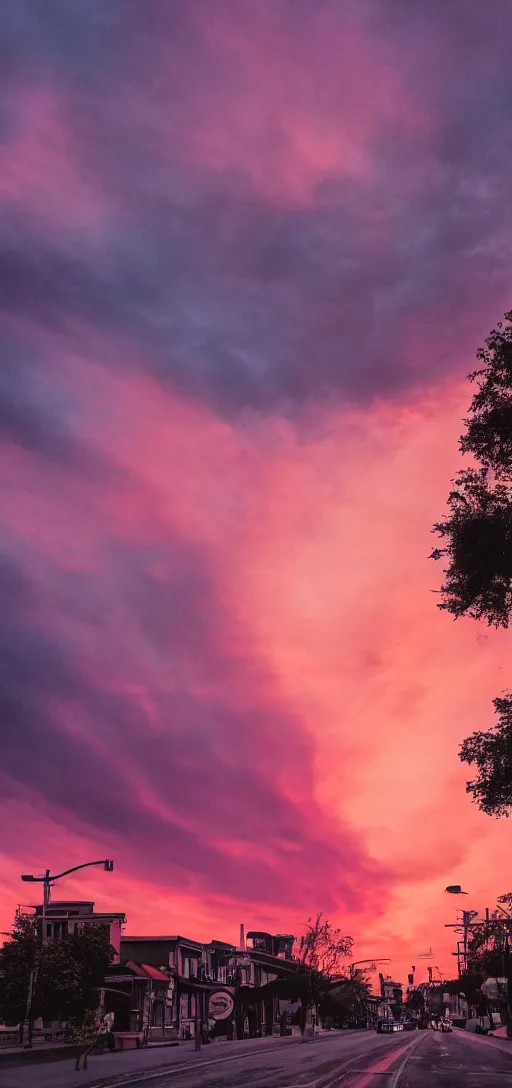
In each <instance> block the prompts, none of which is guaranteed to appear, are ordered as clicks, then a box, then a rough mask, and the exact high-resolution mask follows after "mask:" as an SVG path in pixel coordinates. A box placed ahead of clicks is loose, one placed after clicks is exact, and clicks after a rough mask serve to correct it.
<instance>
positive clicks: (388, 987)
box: [379, 974, 403, 1020]
mask: <svg viewBox="0 0 512 1088" xmlns="http://www.w3.org/2000/svg"><path fill="white" fill-rule="evenodd" d="M379 979H380V992H381V997H382V1004H383V1006H384V1016H386V1017H389V1018H390V1019H393V1020H400V1018H401V1016H402V1011H403V990H402V984H401V982H393V980H392V978H391V977H390V976H389V975H388V976H386V977H384V975H382V974H379Z"/></svg>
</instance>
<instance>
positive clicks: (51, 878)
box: [21, 858, 114, 944]
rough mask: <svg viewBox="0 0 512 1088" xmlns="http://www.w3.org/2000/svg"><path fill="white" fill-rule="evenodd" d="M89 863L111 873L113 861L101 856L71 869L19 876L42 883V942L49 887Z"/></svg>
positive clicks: (44, 939) (44, 938)
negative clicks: (101, 866) (40, 874)
mask: <svg viewBox="0 0 512 1088" xmlns="http://www.w3.org/2000/svg"><path fill="white" fill-rule="evenodd" d="M91 865H103V868H104V869H105V872H106V873H112V872H113V871H114V862H113V861H112V860H111V859H110V858H102V859H101V861H85V862H83V864H82V865H73V867H72V868H71V869H65V870H64V872H63V873H53V875H52V874H51V873H50V870H49V869H47V870H46V872H45V874H44V876H34V875H33V874H32V873H24V874H23V875H22V877H21V879H22V880H24V881H25V883H28V884H42V885H43V915H42V939H43V944H44V943H45V941H46V931H45V920H46V915H47V912H48V907H49V904H50V888H51V886H52V884H54V883H55V881H56V880H61V879H62V877H63V876H69V874H70V873H76V872H78V870H79V869H88V868H89V867H90V866H91Z"/></svg>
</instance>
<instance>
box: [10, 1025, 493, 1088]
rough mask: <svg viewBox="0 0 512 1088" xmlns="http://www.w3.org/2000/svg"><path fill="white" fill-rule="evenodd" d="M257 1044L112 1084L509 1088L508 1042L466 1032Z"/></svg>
mask: <svg viewBox="0 0 512 1088" xmlns="http://www.w3.org/2000/svg"><path fill="white" fill-rule="evenodd" d="M262 1042H264V1045H260V1046H258V1047H255V1046H254V1045H253V1044H251V1043H250V1042H249V1041H247V1043H246V1044H244V1045H242V1047H239V1048H237V1049H236V1051H235V1050H234V1049H233V1050H231V1051H230V1048H229V1044H228V1045H226V1046H225V1047H222V1048H220V1049H218V1050H217V1049H215V1050H214V1048H213V1047H212V1048H211V1049H210V1048H208V1049H205V1050H204V1051H203V1052H202V1053H201V1054H199V1055H198V1054H196V1053H195V1052H193V1051H189V1052H187V1053H185V1052H182V1053H181V1054H180V1055H179V1056H178V1054H176V1051H174V1052H171V1053H172V1057H173V1060H172V1062H171V1061H169V1062H168V1063H165V1064H164V1062H162V1063H161V1065H160V1067H159V1068H155V1069H152V1070H143V1069H141V1068H139V1069H137V1067H136V1064H135V1063H133V1064H132V1063H130V1062H127V1064H126V1066H125V1068H124V1070H123V1074H122V1076H121V1077H120V1076H119V1075H116V1078H115V1083H116V1084H117V1085H119V1086H121V1085H125V1086H126V1088H143V1086H144V1088H494V1086H495V1085H496V1088H512V1048H511V1051H510V1053H509V1052H508V1051H507V1045H508V1044H506V1043H505V1044H501V1045H500V1044H497V1043H494V1042H493V1041H492V1040H489V1039H485V1038H484V1039H482V1038H478V1037H476V1038H475V1037H473V1036H468V1035H466V1034H465V1033H463V1032H460V1033H456V1032H454V1033H453V1034H451V1035H441V1034H440V1033H438V1032H431V1031H423V1032H414V1033H412V1032H411V1033H409V1032H407V1033H403V1034H400V1035H394V1036H386V1035H377V1034H376V1033H375V1032H373V1031H368V1032H367V1031H364V1032H355V1033H353V1034H341V1033H340V1034H333V1035H332V1036H330V1035H324V1036H320V1037H317V1038H316V1039H311V1040H304V1041H302V1040H298V1041H295V1040H294V1041H291V1040H290V1041H283V1040H281V1041H280V1040H274V1041H273V1042H272V1040H268V1041H262ZM283 1044H284V1045H283ZM126 1057H127V1058H128V1057H129V1055H126ZM133 1057H135V1055H133ZM67 1065H68V1063H66V1066H67ZM106 1076H107V1077H108V1072H107V1071H106V1069H105V1068H104V1067H103V1064H102V1067H100V1066H99V1065H98V1064H96V1063H94V1062H92V1061H91V1063H90V1067H89V1070H88V1071H87V1072H86V1073H84V1072H82V1073H75V1071H74V1069H72V1068H70V1067H69V1066H68V1067H67V1068H65V1069H64V1068H63V1063H55V1064H53V1063H52V1065H51V1066H50V1067H48V1066H34V1065H33V1066H29V1067H27V1068H24V1069H23V1068H19V1069H12V1070H5V1072H4V1071H3V1072H2V1077H1V1081H2V1088H75V1086H76V1085H81V1088H100V1086H101V1088H106V1084H107V1081H106V1079H105V1077H106ZM111 1083H114V1082H113V1081H112V1080H111Z"/></svg>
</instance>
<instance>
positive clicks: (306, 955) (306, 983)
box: [291, 913, 354, 1034]
mask: <svg viewBox="0 0 512 1088" xmlns="http://www.w3.org/2000/svg"><path fill="white" fill-rule="evenodd" d="M353 944H354V941H353V939H352V937H348V936H343V934H342V932H341V929H334V928H333V926H332V925H331V923H330V922H329V921H327V919H326V920H325V921H323V914H322V913H319V914H317V916H316V918H315V920H314V921H313V919H312V918H308V921H307V923H306V932H305V933H304V934H303V936H302V937H301V939H300V942H299V961H300V968H299V970H298V972H297V975H296V976H295V979H294V981H293V982H292V984H291V985H292V988H293V989H294V994H295V996H296V997H297V998H298V999H299V1000H300V1020H299V1024H300V1029H301V1033H302V1034H304V1030H305V1026H306V1018H307V1014H308V1011H309V1009H311V1008H313V1007H314V1006H320V1003H321V1001H322V999H323V998H325V996H326V994H327V993H328V992H329V990H330V988H331V976H332V975H334V974H335V973H337V972H338V971H339V969H340V966H341V962H342V960H343V959H346V958H347V957H348V956H350V955H351V954H352V947H353Z"/></svg>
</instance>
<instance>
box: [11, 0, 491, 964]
mask: <svg viewBox="0 0 512 1088" xmlns="http://www.w3.org/2000/svg"><path fill="white" fill-rule="evenodd" d="M0 38H1V40H2V42H3V59H2V64H1V66H0V84H1V86H0V295H1V306H0V312H1V318H0V336H1V344H2V348H1V359H2V365H1V370H0V419H1V424H2V432H3V441H2V448H1V455H0V457H1V459H0V463H1V470H0V486H1V511H2V516H1V526H2V527H1V533H0V605H1V616H2V622H1V625H0V668H1V699H2V703H3V705H2V709H1V722H2V725H1V749H0V751H1V755H0V799H1V800H0V826H2V828H3V829H4V834H3V835H2V836H1V844H0V925H1V928H2V929H3V930H5V929H6V928H7V927H8V925H9V922H10V919H11V918H12V915H13V913H14V909H15V907H16V905H17V904H18V903H23V901H24V899H25V898H27V894H28V893H27V887H28V886H27V885H22V884H21V882H20V879H19V877H20V874H21V873H22V872H34V873H40V872H41V871H43V870H44V869H46V868H47V867H50V868H51V870H52V871H54V872H58V871H61V870H63V869H67V868H69V867H71V866H72V865H75V864H79V863H81V862H82V861H90V860H93V859H95V858H102V857H112V858H113V859H114V861H115V871H114V873H113V874H106V873H104V872H103V871H102V870H100V869H90V870H86V871H85V872H83V873H78V874H77V875H76V876H75V877H74V878H69V879H66V881H65V882H64V881H63V882H62V884H61V885H60V886H59V887H58V888H57V889H56V890H55V893H54V897H55V898H58V897H59V896H60V897H61V898H62V897H67V898H71V897H74V898H79V899H84V898H88V897H90V898H93V899H94V900H95V902H96V904H97V906H98V908H99V909H102V910H109V909H113V910H124V911H125V912H126V915H127V927H126V931H127V932H128V933H132V934H133V933H139V934H140V933H153V934H157V933H176V932H179V933H182V934H184V935H186V936H190V937H194V938H196V939H200V940H210V939H211V938H213V937H215V938H217V939H223V940H232V941H236V940H237V938H238V928H239V924H240V923H241V922H243V923H245V925H246V928H248V929H250V928H254V927H256V928H260V929H261V928H263V929H269V930H272V931H274V932H276V931H278V932H283V931H284V932H292V933H300V931H301V929H302V927H303V925H304V923H305V922H306V920H307V918H308V917H309V916H310V915H315V914H316V912H317V911H322V912H324V916H325V917H328V918H329V919H331V920H332V922H333V924H335V925H338V926H340V927H341V929H342V930H343V932H344V933H349V934H351V935H352V936H353V937H354V939H355V942H356V943H355V948H354V959H360V958H363V957H371V958H373V957H379V956H380V957H384V958H385V957H387V958H389V959H391V964H390V966H389V967H387V968H385V970H386V971H389V972H390V973H391V974H393V975H394V976H395V977H398V978H401V979H404V978H405V977H406V975H407V972H408V971H409V970H410V967H411V965H413V964H414V965H415V966H417V979H418V980H419V981H421V980H422V979H423V978H425V977H426V966H427V961H425V960H421V961H420V960H419V956H421V955H422V954H425V953H427V952H428V950H429V949H430V948H431V949H432V957H433V958H432V959H431V960H430V961H429V962H430V964H431V966H435V967H438V968H439V971H440V973H441V974H444V975H446V976H450V975H453V974H454V964H455V960H454V959H453V958H452V956H451V952H452V950H453V948H454V943H453V940H454V938H453V935H452V931H451V930H449V929H446V928H445V924H446V923H449V922H453V921H455V918H456V907H457V905H458V901H457V900H453V899H451V898H450V897H449V896H447V895H446V893H445V892H444V888H445V886H446V885H447V884H453V883H460V884H461V885H462V886H463V887H464V888H465V889H466V890H467V891H468V893H469V895H468V897H467V898H466V899H465V900H464V901H463V902H464V905H465V906H466V905H467V907H471V908H474V909H479V910H480V909H483V908H484V907H485V906H486V905H490V906H491V907H492V906H493V904H494V901H495V897H496V895H497V894H500V893H502V892H506V891H509V890H511V886H512V879H511V877H510V876H509V859H510V830H509V826H508V825H507V822H506V821H496V820H493V819H491V818H489V817H488V816H485V815H483V814H482V813H480V812H479V811H478V809H477V808H476V807H475V806H474V805H472V804H471V802H470V798H469V797H468V796H467V795H466V793H465V782H466V779H467V778H468V776H469V775H470V770H469V768H467V767H464V766H463V765H462V764H461V763H460V761H459V759H458V746H459V744H460V742H461V741H462V739H463V738H464V737H465V736H467V735H469V734H470V733H471V732H472V731H473V730H474V729H478V728H487V726H489V725H491V724H492V720H493V710H492V702H491V701H492V698H493V697H494V696H496V695H498V694H499V693H500V692H501V691H503V690H504V689H506V688H507V686H508V685H509V683H510V680H509V668H510V666H509V658H510V653H509V649H510V642H509V636H508V634H507V633H506V632H503V631H501V632H494V631H492V630H489V629H488V628H486V627H485V626H484V625H479V624H476V623H475V622H473V621H470V620H459V621H457V623H454V622H453V621H452V620H451V619H449V618H448V617H447V615H446V614H444V613H443V612H441V611H439V610H438V609H437V608H436V603H438V601H439V597H436V595H435V591H436V589H438V588H439V585H440V582H441V579H442V573H441V571H440V569H439V565H435V564H434V563H432V562H429V560H428V555H429V552H430V551H431V549H432V547H433V546H434V545H435V538H434V537H432V535H431V527H432V524H433V523H434V522H435V521H436V520H439V518H440V517H441V516H442V515H443V512H444V510H445V501H446V497H447V494H448V490H449V482H450V479H451V477H453V475H454V473H455V472H456V471H457V470H458V469H459V468H460V467H461V464H462V459H461V458H460V455H459V452H458V438H459V435H460V433H461V430H462V422H461V421H462V418H463V416H464V413H465V411H466V409H467V406H468V403H469V399H470V395H471V389H470V387H469V385H468V383H467V381H466V375H467V374H468V372H470V371H471V370H473V369H474V361H475V354H476V350H477V348H478V347H479V346H480V345H481V344H482V342H483V340H484V338H485V336H486V335H487V333H488V331H489V330H490V328H491V327H492V326H493V325H494V324H495V323H496V321H498V320H499V319H500V318H501V317H502V315H503V313H504V311H506V310H508V309H510V307H511V305H512V300H511V284H510V258H511V250H512V204H511V202H510V176H511V171H512V142H511V140H510V116H511V109H512V83H511V81H510V54H511V48H512V26H511V23H510V8H509V4H508V3H507V2H506V0H496V2H495V3H494V4H493V5H492V12H491V10H490V8H489V6H486V5H482V4H481V2H480V0H445V2H443V3H442V4H441V3H439V4H433V3H432V2H431V0H428V2H427V0H415V2H414V3H413V4H411V3H409V2H406V0H344V2H340V0H172V3H169V2H168V0H73V3H72V4H70V3H68V2H67V0H3V2H2V4H1V5H0ZM7 829H8V830H7ZM31 902H33V900H31Z"/></svg>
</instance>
